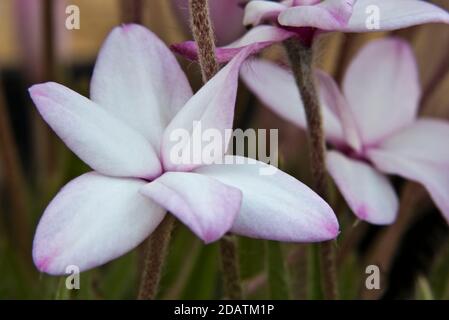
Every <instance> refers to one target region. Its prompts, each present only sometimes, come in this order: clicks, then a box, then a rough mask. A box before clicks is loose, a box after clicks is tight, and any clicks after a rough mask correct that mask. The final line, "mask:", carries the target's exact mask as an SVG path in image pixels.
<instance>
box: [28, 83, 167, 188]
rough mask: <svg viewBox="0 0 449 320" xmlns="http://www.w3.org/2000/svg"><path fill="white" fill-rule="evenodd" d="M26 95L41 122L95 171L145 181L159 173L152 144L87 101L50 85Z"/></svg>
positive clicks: (43, 85)
mask: <svg viewBox="0 0 449 320" xmlns="http://www.w3.org/2000/svg"><path fill="white" fill-rule="evenodd" d="M29 91H30V95H31V98H32V99H33V101H34V103H35V104H36V106H37V108H38V110H39V112H40V114H41V115H42V117H43V118H44V120H45V121H46V122H47V123H48V124H49V125H50V127H51V128H52V129H53V130H54V131H55V132H56V134H57V135H58V136H59V137H60V138H61V139H62V140H63V141H64V142H65V144H66V145H67V146H68V147H69V148H70V149H71V150H72V151H73V152H75V153H76V155H77V156H78V157H80V158H81V159H82V160H83V161H84V162H86V163H87V164H88V165H89V166H91V167H92V168H93V169H94V170H95V171H98V172H100V173H103V174H105V175H111V176H121V177H139V178H146V179H151V178H152V177H155V176H157V175H159V174H160V173H161V170H162V168H161V164H160V162H159V159H158V158H157V155H156V153H155V151H154V149H153V147H152V146H151V144H150V143H149V142H148V141H147V140H146V139H145V138H144V137H143V136H142V135H141V134H139V133H138V132H137V131H134V130H133V129H131V128H130V127H128V125H126V124H125V123H123V122H121V121H120V120H118V119H116V118H115V117H114V116H111V115H110V114H108V113H107V112H106V111H104V110H103V109H102V108H100V107H99V106H98V105H96V104H95V103H93V102H92V101H90V100H89V99H87V98H85V97H83V96H81V95H79V94H78V93H76V92H75V91H72V90H70V89H68V88H66V87H64V86H62V85H60V84H57V83H51V82H49V83H45V84H39V85H34V86H33V87H31V88H30V89H29Z"/></svg>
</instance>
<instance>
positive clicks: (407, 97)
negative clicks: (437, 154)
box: [343, 38, 421, 145]
mask: <svg viewBox="0 0 449 320" xmlns="http://www.w3.org/2000/svg"><path fill="white" fill-rule="evenodd" d="M373 61H375V62H374V63H373ZM343 91H344V93H345V96H346V99H347V101H348V104H349V107H350V108H351V111H352V115H353V116H354V119H355V122H356V124H357V127H358V132H359V133H360V136H361V139H362V142H363V144H364V145H372V144H376V143H378V142H380V141H381V140H382V139H384V138H385V137H387V136H389V135H391V134H392V133H394V132H396V131H397V130H399V129H401V128H403V127H404V126H407V125H408V124H410V123H412V122H413V121H414V119H415V117H416V113H417V108H418V105H419V98H420V92H421V91H420V85H419V75H418V67H417V65H416V61H415V57H414V55H413V52H412V49H411V48H410V46H409V45H408V44H407V43H406V42H405V41H403V40H399V39H396V38H389V39H381V40H376V41H373V42H370V43H369V44H368V45H367V46H365V47H364V48H363V49H362V50H361V51H360V52H359V54H358V55H357V56H356V57H355V59H354V60H353V61H352V63H351V65H350V66H349V68H348V70H347V72H346V76H345V78H344V81H343Z"/></svg>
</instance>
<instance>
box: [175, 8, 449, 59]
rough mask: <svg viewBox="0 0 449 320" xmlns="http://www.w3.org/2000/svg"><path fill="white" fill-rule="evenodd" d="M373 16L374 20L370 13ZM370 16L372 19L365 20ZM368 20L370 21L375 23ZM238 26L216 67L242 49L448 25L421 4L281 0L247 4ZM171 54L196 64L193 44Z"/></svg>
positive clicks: (444, 15)
mask: <svg viewBox="0 0 449 320" xmlns="http://www.w3.org/2000/svg"><path fill="white" fill-rule="evenodd" d="M373 8H375V12H378V13H379V14H378V15H377V16H375V14H374V13H373V12H374V11H373V10H374V9H373ZM370 14H371V15H372V16H370ZM377 18H378V21H374V20H372V19H377ZM243 22H244V24H246V25H252V26H254V28H252V29H251V30H250V31H248V32H247V33H246V34H245V35H243V36H242V38H240V39H238V40H236V41H234V42H232V43H231V44H228V45H227V46H224V47H220V48H217V51H216V54H217V58H218V60H219V61H220V62H225V61H229V59H231V58H232V57H233V56H234V55H235V54H236V53H237V52H239V51H240V50H241V49H242V48H244V47H245V46H247V45H250V44H254V43H259V44H260V45H261V46H260V49H263V48H264V47H267V46H270V45H272V44H274V43H277V42H282V41H284V40H286V39H288V38H292V37H295V38H298V39H299V40H301V41H302V42H303V43H304V44H306V45H311V44H312V42H313V40H314V39H315V37H317V36H319V35H320V34H322V33H325V32H331V31H339V32H357V33H359V32H375V31H390V30H397V29H402V28H407V27H410V26H415V25H420V24H425V23H446V24H448V23H449V13H448V12H446V11H445V10H443V9H441V8H439V7H437V6H435V5H433V4H431V3H429V2H425V1H422V0H324V1H320V0H286V1H282V2H280V3H278V2H273V1H267V0H253V1H250V2H249V3H248V4H247V5H246V7H245V16H244V19H243ZM173 49H174V50H175V51H176V52H178V53H180V54H182V55H184V56H185V57H187V58H188V59H191V60H196V59H197V52H196V45H195V43H194V42H191V41H187V42H184V43H181V44H177V45H174V46H173Z"/></svg>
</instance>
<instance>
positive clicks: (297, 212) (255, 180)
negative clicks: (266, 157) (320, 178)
mask: <svg viewBox="0 0 449 320" xmlns="http://www.w3.org/2000/svg"><path fill="white" fill-rule="evenodd" d="M195 172H197V173H201V174H204V175H206V176H209V177H212V178H215V179H217V180H219V181H221V182H223V183H225V184H227V185H230V186H233V187H235V188H238V189H240V190H241V191H242V194H243V198H242V206H241V209H240V213H239V215H238V216H237V219H236V220H235V222H234V225H233V227H232V229H231V231H232V232H234V233H236V234H239V235H243V236H248V237H253V238H259V239H269V240H277V241H287V242H315V241H324V240H329V239H334V238H335V237H336V236H337V235H338V232H339V226H338V221H337V218H336V217H335V214H334V212H333V211H332V209H331V208H330V207H329V205H328V204H327V203H326V202H325V201H324V200H323V199H321V198H320V197H319V196H318V195H317V194H316V193H314V192H313V191H312V190H311V189H310V188H308V187H307V186H306V185H304V184H302V183H301V182H299V181H298V180H296V179H295V178H293V177H291V176H289V175H288V174H286V173H284V172H282V171H281V170H279V169H277V168H275V167H273V166H271V165H267V164H264V163H262V162H259V161H256V160H253V159H248V158H243V157H239V156H227V157H226V159H225V163H224V164H214V165H209V166H204V167H200V168H197V169H195Z"/></svg>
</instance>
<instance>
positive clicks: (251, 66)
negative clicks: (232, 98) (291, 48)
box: [240, 59, 344, 143]
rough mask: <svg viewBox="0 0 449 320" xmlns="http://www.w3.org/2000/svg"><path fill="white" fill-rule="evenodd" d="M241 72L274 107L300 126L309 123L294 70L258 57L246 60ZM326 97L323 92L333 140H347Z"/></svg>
mask: <svg viewBox="0 0 449 320" xmlns="http://www.w3.org/2000/svg"><path fill="white" fill-rule="evenodd" d="M240 74H241V76H242V79H243V81H244V82H245V84H246V85H247V86H248V88H249V89H250V90H251V91H252V92H253V93H254V94H255V95H256V96H257V97H258V98H259V99H260V100H261V101H262V102H263V103H264V104H265V105H266V106H267V107H268V108H270V110H272V111H273V112H274V113H276V114H277V115H279V116H280V117H282V118H283V119H285V120H287V121H290V122H291V123H293V124H295V125H297V126H298V127H300V128H306V127H307V125H306V116H305V111H304V105H303V102H302V99H301V97H300V95H299V91H298V88H297V86H296V82H295V78H294V77H293V75H292V73H291V72H290V71H288V70H287V69H286V68H283V67H281V66H279V65H277V64H275V63H273V62H270V61H267V60H261V59H258V60H252V61H249V62H247V63H245V64H244V65H243V66H242V70H241V72H240ZM321 93H322V94H324V93H325V91H323V92H321ZM326 100H327V99H326V97H325V96H322V102H323V104H324V105H323V109H322V111H323V119H324V127H325V131H326V136H327V138H328V139H330V140H331V141H333V142H336V143H341V142H343V141H344V136H343V132H342V128H341V125H340V123H339V120H338V118H337V116H336V114H335V113H334V112H333V110H332V109H329V105H328V104H327V103H326V102H327V101H326Z"/></svg>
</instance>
